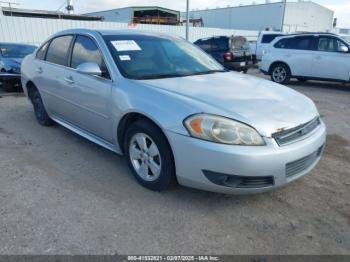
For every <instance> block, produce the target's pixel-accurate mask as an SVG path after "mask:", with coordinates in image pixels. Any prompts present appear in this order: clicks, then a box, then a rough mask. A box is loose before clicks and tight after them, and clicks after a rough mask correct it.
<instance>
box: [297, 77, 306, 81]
mask: <svg viewBox="0 0 350 262" xmlns="http://www.w3.org/2000/svg"><path fill="white" fill-rule="evenodd" d="M297 80H298V81H299V82H307V79H306V78H302V77H299V78H297Z"/></svg>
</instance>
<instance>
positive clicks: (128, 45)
mask: <svg viewBox="0 0 350 262" xmlns="http://www.w3.org/2000/svg"><path fill="white" fill-rule="evenodd" d="M111 43H112V45H113V46H114V48H115V49H116V50H117V51H118V52H122V51H141V50H142V49H141V47H140V46H139V45H138V44H137V43H136V42H135V41H134V40H119V41H111Z"/></svg>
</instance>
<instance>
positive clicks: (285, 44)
mask: <svg viewBox="0 0 350 262" xmlns="http://www.w3.org/2000/svg"><path fill="white" fill-rule="evenodd" d="M289 40H290V38H285V39H281V40H279V41H278V42H277V43H276V44H275V45H274V47H275V48H281V49H287V48H288V46H289V45H288V43H289V42H290V41H289Z"/></svg>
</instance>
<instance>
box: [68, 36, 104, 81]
mask: <svg viewBox="0 0 350 262" xmlns="http://www.w3.org/2000/svg"><path fill="white" fill-rule="evenodd" d="M88 62H93V63H96V64H98V65H99V67H100V68H101V71H102V73H103V75H102V76H103V77H105V78H109V74H108V70H107V66H106V64H105V62H104V60H103V57H102V54H101V52H100V50H99V49H98V47H97V45H96V44H95V42H94V41H93V40H92V39H91V38H89V37H87V36H81V35H78V36H77V38H76V40H75V43H74V47H73V52H72V62H71V67H72V68H77V67H78V66H79V65H81V64H83V63H88Z"/></svg>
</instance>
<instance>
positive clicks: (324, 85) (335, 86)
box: [288, 80, 350, 92]
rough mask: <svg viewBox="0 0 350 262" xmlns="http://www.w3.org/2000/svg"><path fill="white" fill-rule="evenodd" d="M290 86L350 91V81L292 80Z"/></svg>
mask: <svg viewBox="0 0 350 262" xmlns="http://www.w3.org/2000/svg"><path fill="white" fill-rule="evenodd" d="M288 86H291V87H304V88H306V87H311V88H315V89H331V90H337V91H345V92H350V83H339V82H321V81H307V82H300V81H293V80H292V81H291V82H290V83H289V84H288Z"/></svg>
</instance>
